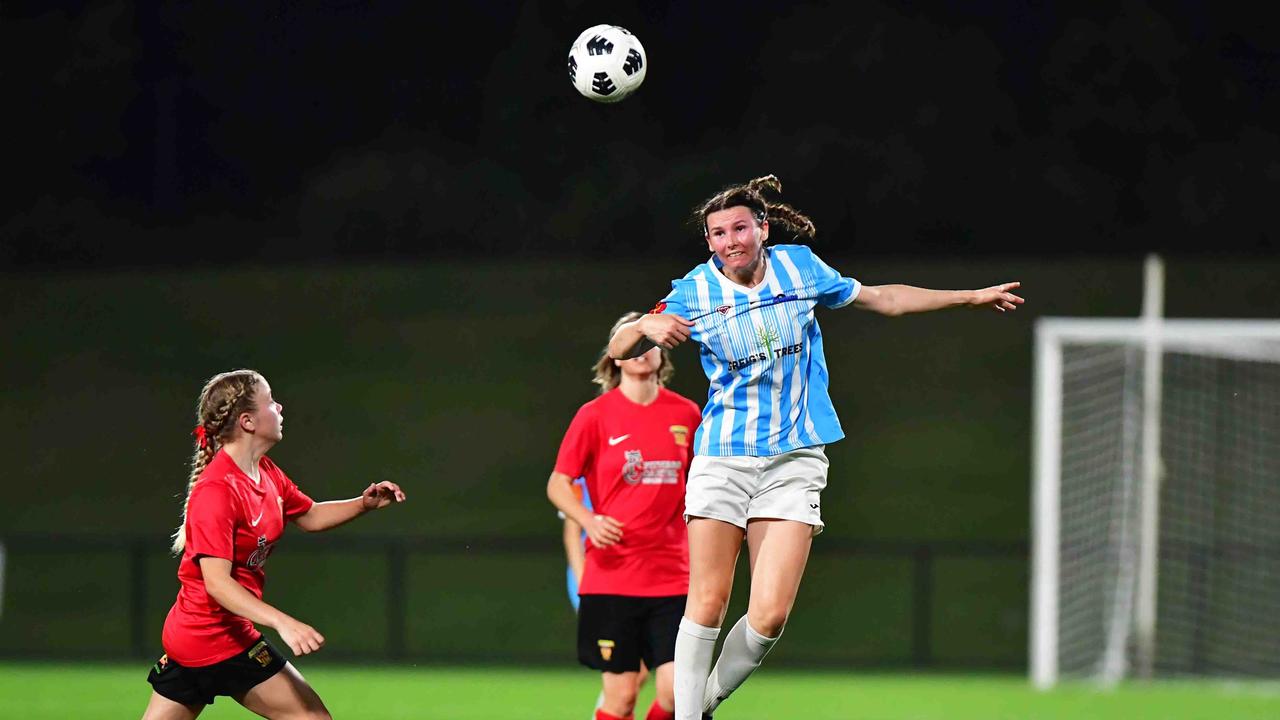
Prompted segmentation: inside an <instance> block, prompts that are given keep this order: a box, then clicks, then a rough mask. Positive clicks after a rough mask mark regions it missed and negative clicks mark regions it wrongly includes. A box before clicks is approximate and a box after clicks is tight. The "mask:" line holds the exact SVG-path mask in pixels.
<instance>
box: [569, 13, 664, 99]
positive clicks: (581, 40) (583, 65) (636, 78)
mask: <svg viewBox="0 0 1280 720" xmlns="http://www.w3.org/2000/svg"><path fill="white" fill-rule="evenodd" d="M648 65H649V60H648V58H647V57H645V54H644V47H642V46H641V45H640V40H639V39H638V38H637V37H636V36H635V35H632V34H631V33H630V32H628V31H627V30H626V28H620V27H618V26H617V25H596V26H595V27H589V28H587V29H586V30H583V31H582V34H581V35H579V36H578V39H577V40H574V41H573V45H572V46H571V47H570V48H569V81H570V82H572V83H573V86H574V87H575V88H577V90H578V92H580V93H582V94H583V95H584V96H585V97H588V98H591V99H592V100H595V101H596V102H602V103H615V102H618V101H619V100H622V99H623V98H626V97H627V96H628V95H630V94H631V93H633V92H635V91H636V89H637V88H639V87H640V83H642V82H644V74H645V71H646V70H647V69H648Z"/></svg>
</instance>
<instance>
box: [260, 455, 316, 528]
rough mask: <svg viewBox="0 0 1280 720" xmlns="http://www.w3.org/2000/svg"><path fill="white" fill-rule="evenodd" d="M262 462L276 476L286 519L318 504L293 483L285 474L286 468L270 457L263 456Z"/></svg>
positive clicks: (294, 516)
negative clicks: (282, 467)
mask: <svg viewBox="0 0 1280 720" xmlns="http://www.w3.org/2000/svg"><path fill="white" fill-rule="evenodd" d="M260 464H261V465H262V466H263V467H265V468H268V469H269V470H271V472H273V473H274V474H275V476H276V483H277V485H276V487H278V488H280V499H281V500H282V501H284V502H283V504H282V509H283V510H284V519H285V520H292V519H294V518H296V517H298V516H299V515H301V514H303V513H305V512H306V511H308V510H310V509H311V506H312V505H315V504H316V501H315V500H312V499H311V498H310V497H308V496H307V494H306V493H304V492H302V490H300V489H298V486H297V485H294V484H293V481H292V480H290V479H289V476H288V475H285V474H284V470H281V469H280V466H279V465H276V464H275V463H274V462H272V461H271V459H270V458H268V457H263V458H262V460H261V463H260Z"/></svg>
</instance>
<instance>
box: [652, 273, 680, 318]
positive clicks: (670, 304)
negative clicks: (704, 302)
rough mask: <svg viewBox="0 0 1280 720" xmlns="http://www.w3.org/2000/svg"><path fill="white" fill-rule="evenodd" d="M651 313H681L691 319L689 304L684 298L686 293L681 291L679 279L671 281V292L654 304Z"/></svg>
mask: <svg viewBox="0 0 1280 720" xmlns="http://www.w3.org/2000/svg"><path fill="white" fill-rule="evenodd" d="M649 313H650V314H651V315H679V316H680V317H682V318H684V319H686V320H688V319H689V305H688V303H687V302H685V300H684V293H683V292H681V289H680V282H679V281H678V280H677V281H673V282H672V283H671V292H669V293H667V296H666V297H664V298H662V299H661V300H659V301H658V304H657V305H654V306H653V309H652V310H650V311H649Z"/></svg>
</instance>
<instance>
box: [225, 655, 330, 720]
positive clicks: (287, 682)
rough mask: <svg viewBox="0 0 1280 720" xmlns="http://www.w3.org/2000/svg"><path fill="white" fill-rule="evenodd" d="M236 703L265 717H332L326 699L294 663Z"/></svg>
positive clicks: (310, 719) (327, 719)
mask: <svg viewBox="0 0 1280 720" xmlns="http://www.w3.org/2000/svg"><path fill="white" fill-rule="evenodd" d="M236 702H238V703H240V704H241V705H243V706H245V707H246V708H248V709H250V710H252V711H253V712H255V713H257V714H259V715H261V716H262V717H265V718H290V719H292V718H299V719H301V718H306V719H307V720H331V718H332V716H331V715H330V714H329V710H328V709H326V708H325V706H324V701H322V700H321V699H320V696H319V695H317V694H316V691H315V690H314V689H312V687H311V685H310V684H309V683H308V682H307V681H306V680H305V679H304V678H303V677H302V673H300V672H298V669H297V668H295V667H294V666H293V663H287V664H285V666H284V669H283V670H281V671H280V672H278V673H276V674H275V675H272V676H271V677H270V679H268V680H265V681H263V682H261V683H259V684H258V685H255V686H254V687H253V688H252V689H250V690H249V692H247V693H245V694H244V695H242V696H240V697H237V698H236Z"/></svg>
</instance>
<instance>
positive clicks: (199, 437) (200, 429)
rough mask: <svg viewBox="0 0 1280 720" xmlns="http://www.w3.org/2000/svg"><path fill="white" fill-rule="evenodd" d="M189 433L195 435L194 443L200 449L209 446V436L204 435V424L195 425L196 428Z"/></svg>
mask: <svg viewBox="0 0 1280 720" xmlns="http://www.w3.org/2000/svg"><path fill="white" fill-rule="evenodd" d="M191 434H192V435H195V437H196V444H198V445H199V446H200V449H201V450H203V449H205V448H207V447H209V438H208V437H207V436H206V435H205V432H204V425H197V426H196V429H195V430H192V431H191Z"/></svg>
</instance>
